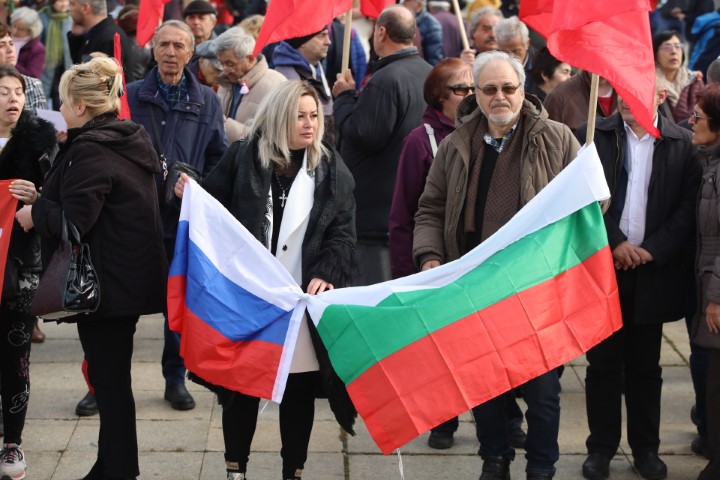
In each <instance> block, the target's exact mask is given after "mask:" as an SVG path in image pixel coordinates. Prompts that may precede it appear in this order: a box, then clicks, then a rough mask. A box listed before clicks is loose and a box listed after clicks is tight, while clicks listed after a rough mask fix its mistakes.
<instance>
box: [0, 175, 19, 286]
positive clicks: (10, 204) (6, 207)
mask: <svg viewBox="0 0 720 480" xmlns="http://www.w3.org/2000/svg"><path fill="white" fill-rule="evenodd" d="M12 182H13V181H12V180H1V181H0V292H2V286H3V281H4V280H5V262H6V261H7V252H8V247H9V246H10V234H11V233H12V226H13V222H14V221H15V208H16V207H17V199H16V198H15V197H13V196H12V195H11V194H10V190H9V187H10V184H11V183H12Z"/></svg>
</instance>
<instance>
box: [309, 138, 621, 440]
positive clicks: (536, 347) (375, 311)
mask: <svg viewBox="0 0 720 480" xmlns="http://www.w3.org/2000/svg"><path fill="white" fill-rule="evenodd" d="M607 197H609V191H608V188H607V184H606V183H605V177H604V174H603V170H602V166H601V165H600V161H599V159H598V158H597V152H596V150H595V146H594V145H591V146H590V147H588V148H586V149H584V150H583V152H582V153H581V154H580V156H579V157H578V158H577V159H576V160H575V161H573V162H572V163H571V164H570V165H569V166H568V167H567V168H566V169H565V170H564V171H563V172H561V174H560V175H558V176H557V178H555V179H554V180H553V181H552V182H551V183H550V184H549V185H548V186H547V187H546V188H545V189H543V190H542V191H541V192H540V193H539V194H538V195H537V196H536V197H535V198H534V199H533V200H532V201H531V202H529V203H528V204H527V205H526V206H525V207H524V208H523V209H522V210H521V211H520V212H518V213H517V214H516V215H515V217H513V219H512V220H511V221H510V222H508V223H507V224H506V225H505V226H504V227H503V228H502V229H500V230H499V231H498V232H497V233H496V234H495V235H493V236H492V237H491V238H489V239H488V240H486V241H485V242H483V243H482V244H481V245H479V246H478V247H477V248H475V249H474V250H473V251H471V252H469V253H468V254H467V255H465V256H464V257H462V258H461V259H459V260H457V261H454V262H451V263H448V264H446V265H442V266H440V267H438V268H435V269H432V270H429V271H426V272H422V273H418V274H416V275H412V276H410V277H405V278H401V279H397V280H393V281H390V282H385V283H382V284H378V285H372V286H368V287H357V288H346V289H338V290H332V291H329V292H326V293H323V294H321V295H318V296H317V297H310V300H309V304H308V309H309V312H310V315H311V317H312V318H313V319H315V321H316V322H317V327H318V331H319V333H320V336H321V338H322V340H323V343H324V344H325V346H326V347H327V350H328V352H329V355H330V361H331V362H332V364H333V367H334V368H335V370H336V372H337V373H338V376H339V377H340V378H341V379H342V380H343V381H344V382H345V384H346V386H347V389H348V393H349V394H350V397H351V398H352V400H353V403H354V404H355V407H356V408H357V410H358V413H359V414H360V416H361V417H362V418H363V420H364V421H365V424H366V426H367V428H368V431H369V432H370V435H371V436H372V437H373V439H374V440H375V442H376V443H377V444H378V446H379V447H380V449H381V450H382V451H383V453H385V454H388V453H390V452H392V451H393V450H394V449H396V448H398V447H400V446H402V445H404V444H405V443H407V442H409V441H410V440H412V439H413V438H415V437H417V436H418V435H420V434H422V433H423V432H425V431H427V430H429V429H430V428H432V427H434V426H436V425H438V424H440V423H442V422H444V421H446V420H448V419H450V418H452V417H454V416H456V415H459V414H461V413H463V412H465V411H467V410H469V409H470V408H472V407H474V406H476V405H478V404H480V403H483V402H485V401H487V400H489V399H491V398H493V397H495V396H497V395H500V394H502V393H504V392H506V391H508V390H510V389H512V388H514V387H517V386H519V385H522V384H523V383H525V382H527V381H528V380H530V379H532V378H534V377H537V376H539V375H541V374H543V373H546V372H548V371H550V370H552V369H554V368H556V367H558V366H559V365H562V364H563V363H565V362H567V361H569V360H572V359H573V358H575V357H577V356H578V355H581V354H582V353H584V352H586V351H587V350H589V349H590V348H591V347H593V346H594V345H596V344H598V343H599V342H601V341H602V340H604V339H605V338H607V337H608V336H610V335H611V334H612V333H613V332H614V331H616V330H618V329H619V328H620V327H621V326H622V320H621V315H620V303H619V298H618V291H617V284H616V280H615V270H614V267H613V261H612V253H611V251H610V248H609V247H608V240H607V234H606V232H605V226H604V223H603V217H602V212H601V211H600V207H599V205H598V203H597V201H598V200H601V199H605V198H607Z"/></svg>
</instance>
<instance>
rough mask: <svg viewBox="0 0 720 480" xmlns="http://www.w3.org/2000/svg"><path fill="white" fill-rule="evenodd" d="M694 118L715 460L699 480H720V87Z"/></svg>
mask: <svg viewBox="0 0 720 480" xmlns="http://www.w3.org/2000/svg"><path fill="white" fill-rule="evenodd" d="M692 113H693V114H692V116H691V117H690V125H691V126H692V130H693V138H692V141H693V144H694V145H697V146H698V152H699V157H700V162H701V163H702V166H703V179H702V184H701V185H700V195H699V197H698V207H697V208H698V214H697V220H698V225H697V231H698V241H697V245H698V252H697V261H696V269H695V272H696V275H698V288H700V293H701V303H700V304H699V305H698V311H697V314H696V315H695V318H694V320H693V325H692V329H691V333H690V338H691V340H692V341H693V342H694V343H695V344H697V345H699V346H700V347H705V348H707V349H708V350H709V364H708V372H707V385H706V395H705V398H706V408H707V411H706V419H707V446H706V449H705V452H704V453H705V455H706V456H707V457H708V458H709V459H710V462H709V463H708V464H707V466H706V467H705V469H704V470H703V471H702V472H700V476H698V480H710V479H718V478H720V194H718V181H719V180H720V85H715V84H713V85H710V86H708V88H707V89H706V90H704V91H703V92H701V93H699V94H698V103H697V105H696V106H695V109H694V111H693V112H692Z"/></svg>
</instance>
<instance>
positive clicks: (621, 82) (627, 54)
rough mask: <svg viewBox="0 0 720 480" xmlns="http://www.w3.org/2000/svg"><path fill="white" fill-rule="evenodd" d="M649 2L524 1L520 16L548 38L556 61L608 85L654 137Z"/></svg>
mask: <svg viewBox="0 0 720 480" xmlns="http://www.w3.org/2000/svg"><path fill="white" fill-rule="evenodd" d="M649 10H650V5H649V3H648V0H608V1H605V2H567V1H559V0H523V2H522V4H521V6H520V18H521V19H522V20H523V21H524V22H525V23H527V24H528V25H529V26H530V27H531V28H533V29H534V30H536V31H537V32H539V33H540V34H541V35H543V36H544V37H546V38H547V47H548V49H549V50H550V53H552V54H553V55H554V56H555V57H556V58H557V59H558V60H560V61H563V62H567V63H568V64H570V65H572V66H574V67H578V68H581V69H583V70H587V71H589V72H592V73H596V74H598V75H600V76H601V77H603V78H605V79H606V80H608V81H609V82H610V84H611V85H612V86H613V88H614V89H615V90H616V91H617V93H618V94H619V95H620V96H621V97H622V98H623V100H624V101H625V103H627V105H628V106H629V107H630V110H631V111H632V112H633V115H634V116H635V118H636V120H637V121H638V123H640V125H642V126H643V128H644V129H645V130H646V131H648V132H649V133H650V134H652V135H653V136H655V137H659V136H660V133H659V132H658V130H657V128H655V126H654V116H653V114H652V106H653V102H654V98H655V58H654V55H653V48H652V37H651V34H650V20H649V17H648V12H649Z"/></svg>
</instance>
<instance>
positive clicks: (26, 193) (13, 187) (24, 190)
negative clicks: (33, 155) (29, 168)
mask: <svg viewBox="0 0 720 480" xmlns="http://www.w3.org/2000/svg"><path fill="white" fill-rule="evenodd" d="M10 193H11V194H12V196H13V197H15V198H17V199H18V200H20V201H21V202H23V203H24V204H25V205H32V204H33V203H35V201H36V200H37V199H38V196H39V195H38V192H37V190H35V184H34V183H32V182H29V181H27V180H15V181H14V182H12V183H11V184H10Z"/></svg>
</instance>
